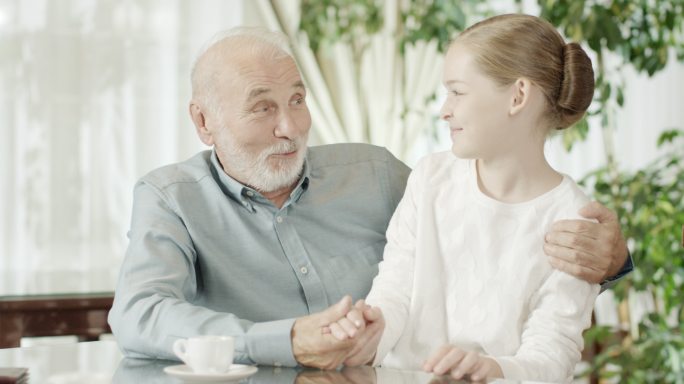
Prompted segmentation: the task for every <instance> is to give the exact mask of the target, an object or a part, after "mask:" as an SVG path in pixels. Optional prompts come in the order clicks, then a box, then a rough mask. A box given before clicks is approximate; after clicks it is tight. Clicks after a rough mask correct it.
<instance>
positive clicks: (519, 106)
mask: <svg viewBox="0 0 684 384" xmlns="http://www.w3.org/2000/svg"><path fill="white" fill-rule="evenodd" d="M531 88H532V82H531V81H530V80H529V79H526V78H524V77H521V78H519V79H517V80H516V81H515V82H514V83H513V85H512V91H513V92H512V95H511V107H510V108H509V110H508V113H509V114H510V115H511V116H513V115H516V114H518V113H520V111H522V110H523V108H525V106H526V105H527V104H528V103H529V102H530V97H531V91H532V89H531Z"/></svg>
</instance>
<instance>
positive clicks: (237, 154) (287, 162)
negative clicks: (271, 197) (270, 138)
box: [223, 136, 307, 192]
mask: <svg viewBox="0 0 684 384" xmlns="http://www.w3.org/2000/svg"><path fill="white" fill-rule="evenodd" d="M306 139H307V136H304V137H301V138H298V139H295V140H287V141H280V142H278V143H277V144H275V145H273V146H271V147H269V148H266V149H265V150H263V151H261V153H258V154H256V155H255V154H253V153H249V152H248V151H246V150H245V149H244V148H242V147H240V146H239V145H236V143H235V140H232V138H229V139H228V140H226V142H225V143H224V144H225V149H226V151H225V154H226V155H228V156H229V158H228V159H226V161H227V162H228V163H229V164H223V166H224V167H226V165H227V166H228V168H230V170H231V174H230V176H232V177H233V178H235V179H238V180H239V181H240V182H242V183H243V184H246V185H248V186H250V187H253V188H254V189H256V190H258V191H260V192H273V191H276V190H278V189H280V188H285V187H288V186H290V185H292V184H294V183H295V182H296V181H297V180H298V179H299V177H300V175H301V172H302V169H303V167H304V158H305V157H306V141H307V140H306ZM297 149H300V150H299V152H298V153H297V156H296V157H295V158H294V159H282V160H276V159H273V158H271V159H269V156H270V155H273V154H279V153H290V152H294V151H296V150H297ZM233 173H234V174H233Z"/></svg>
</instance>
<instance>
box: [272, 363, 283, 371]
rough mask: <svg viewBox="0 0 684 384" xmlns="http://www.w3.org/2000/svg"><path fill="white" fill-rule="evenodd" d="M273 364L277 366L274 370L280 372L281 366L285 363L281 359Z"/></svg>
mask: <svg viewBox="0 0 684 384" xmlns="http://www.w3.org/2000/svg"><path fill="white" fill-rule="evenodd" d="M273 366H274V367H276V368H275V369H274V371H275V372H276V373H279V372H280V367H282V366H283V363H281V362H280V361H276V362H275V363H273Z"/></svg>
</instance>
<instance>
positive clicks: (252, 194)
mask: <svg viewBox="0 0 684 384" xmlns="http://www.w3.org/2000/svg"><path fill="white" fill-rule="evenodd" d="M246 195H247V196H249V197H252V196H254V192H252V191H247V193H246Z"/></svg>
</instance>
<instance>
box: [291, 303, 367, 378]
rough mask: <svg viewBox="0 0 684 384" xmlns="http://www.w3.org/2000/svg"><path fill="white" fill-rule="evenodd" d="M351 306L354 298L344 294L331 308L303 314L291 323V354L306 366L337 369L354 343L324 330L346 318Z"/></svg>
mask: <svg viewBox="0 0 684 384" xmlns="http://www.w3.org/2000/svg"><path fill="white" fill-rule="evenodd" d="M351 308H352V302H351V297H349V296H345V297H344V298H342V300H340V301H339V302H338V303H337V304H335V305H333V306H331V307H330V308H328V309H326V310H324V311H322V312H318V313H314V314H312V315H309V316H304V317H300V318H298V319H297V320H295V322H294V325H293V326H292V333H291V337H292V353H293V354H294V357H295V360H297V362H298V363H299V364H301V365H303V366H306V367H314V368H320V369H335V368H337V367H338V366H339V365H341V364H342V362H344V360H345V359H346V358H347V356H348V355H349V353H350V351H351V350H352V347H353V346H354V342H353V341H350V340H343V341H341V340H338V339H336V338H335V337H333V336H332V335H331V334H329V333H324V332H323V329H324V327H326V326H327V325H329V324H331V323H333V322H335V321H337V320H338V319H340V318H343V317H345V316H346V315H347V313H348V312H349V311H350V310H351Z"/></svg>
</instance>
